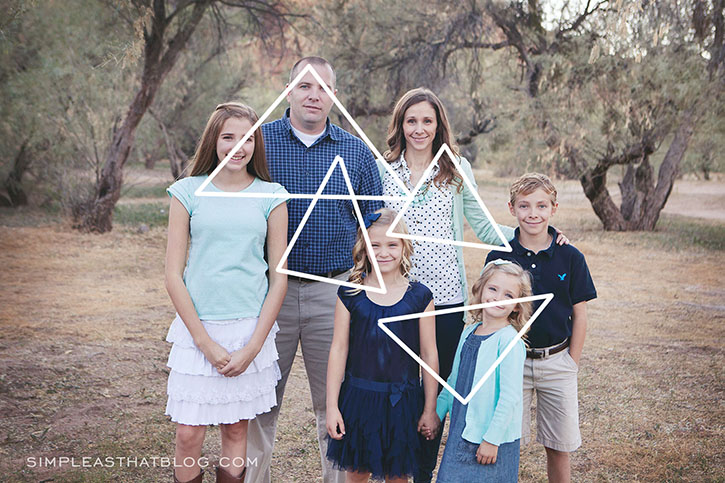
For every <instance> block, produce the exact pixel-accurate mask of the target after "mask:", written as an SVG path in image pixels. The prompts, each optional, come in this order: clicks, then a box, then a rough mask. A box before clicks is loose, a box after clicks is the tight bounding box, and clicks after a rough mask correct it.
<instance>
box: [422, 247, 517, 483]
mask: <svg viewBox="0 0 725 483" xmlns="http://www.w3.org/2000/svg"><path fill="white" fill-rule="evenodd" d="M472 292H473V297H472V303H473V304H480V303H486V302H496V301H501V300H511V299H516V298H521V297H528V296H530V295H531V280H530V276H529V273H528V272H526V271H524V270H523V269H522V268H521V267H520V266H519V265H517V264H515V263H512V262H509V261H506V260H500V259H499V260H495V261H492V262H490V263H488V264H487V265H486V266H485V267H484V269H483V272H482V273H481V277H480V278H479V279H478V281H476V283H475V284H474V285H473V290H472ZM471 313H472V315H473V317H474V321H475V323H474V324H472V325H470V326H469V327H467V328H466V329H465V330H464V331H463V334H461V339H460V341H459V342H458V349H457V350H456V356H455V359H454V361H453V369H452V371H451V375H450V377H449V378H448V384H450V385H451V387H453V388H455V390H456V391H457V392H458V394H460V395H462V396H463V397H466V396H467V395H468V394H469V393H470V392H471V389H472V387H473V386H474V385H475V384H476V383H477V382H478V381H479V380H480V379H481V378H482V377H483V375H484V374H485V373H486V371H487V370H488V369H489V368H490V367H491V366H492V365H493V363H494V361H496V359H498V357H499V356H500V355H501V353H502V352H503V351H504V349H506V347H507V346H508V345H509V343H510V342H511V340H512V339H513V338H514V337H516V334H517V333H518V332H519V331H520V330H521V328H522V327H523V326H524V325H525V323H526V322H527V321H528V320H529V317H530V316H531V303H530V302H527V303H523V304H509V305H500V306H494V307H488V308H486V309H479V310H474V311H471ZM525 359H526V348H525V346H524V343H523V342H522V341H518V342H517V343H516V345H515V346H514V347H513V349H512V350H511V352H509V353H508V354H507V355H506V357H505V358H504V359H503V360H502V361H501V364H500V365H499V366H498V367H497V368H496V370H495V371H494V373H493V374H491V376H490V377H489V378H488V379H487V380H486V382H485V383H484V384H483V386H482V387H481V388H480V389H479V391H478V392H477V393H476V394H475V395H474V396H473V398H471V401H470V402H469V403H468V404H467V405H462V404H461V403H460V402H459V401H458V400H457V399H455V400H454V398H453V395H452V394H451V393H450V392H449V391H446V390H443V391H442V392H441V394H440V395H439V396H438V406H437V413H438V416H439V417H440V418H441V420H442V419H443V418H444V417H445V416H446V414H447V413H448V411H450V412H451V424H450V428H449V431H448V442H447V443H446V449H445V451H444V453H443V459H442V461H441V466H440V469H439V471H438V480H437V481H438V482H439V483H445V482H455V483H458V482H461V481H496V482H510V481H517V480H518V472H519V439H520V438H521V417H522V399H523V378H524V360H525ZM429 433H430V432H428V431H426V432H425V434H429Z"/></svg>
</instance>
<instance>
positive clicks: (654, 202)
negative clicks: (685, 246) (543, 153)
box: [580, 108, 697, 231]
mask: <svg viewBox="0 0 725 483" xmlns="http://www.w3.org/2000/svg"><path fill="white" fill-rule="evenodd" d="M696 119H697V116H696V115H695V113H694V108H693V109H690V110H688V111H686V112H685V113H684V114H683V116H682V119H681V121H680V124H679V126H678V127H677V130H676V131H675V136H674V138H673V140H672V143H671V144H670V147H669V149H668V150H667V154H665V158H664V160H663V161H662V165H661V166H660V169H659V172H658V174H657V185H656V186H655V184H654V170H653V168H652V166H651V165H650V164H649V154H651V151H649V149H651V147H650V148H647V145H648V144H649V143H642V144H643V145H644V146H645V148H646V149H644V150H643V151H642V153H641V154H642V161H641V162H640V164H639V166H637V167H636V168H635V167H634V165H633V164H628V165H627V171H626V172H625V175H624V178H623V179H622V181H621V182H620V183H619V188H620V191H621V192H622V204H621V207H620V208H617V206H616V205H615V204H614V201H613V200H612V197H611V195H610V193H609V190H607V186H606V181H607V171H608V169H609V167H611V166H612V165H613V164H626V163H623V162H622V161H625V160H626V159H628V158H629V157H630V156H632V155H636V154H637V152H638V151H637V149H632V150H630V151H631V152H630V153H629V154H628V153H625V154H624V155H622V156H620V157H619V158H617V159H615V160H612V159H602V160H599V162H598V163H597V166H596V167H595V168H594V169H592V170H588V171H586V172H585V173H584V175H583V176H582V177H581V179H580V182H581V185H582V187H583V188H584V194H585V195H586V197H587V198H588V199H589V201H590V202H591V204H592V208H594V213H596V215H597V217H598V218H599V219H600V220H601V222H602V224H603V225H604V229H605V230H608V231H634V230H644V231H652V230H654V229H655V226H656V225H657V220H659V216H660V212H661V211H662V209H663V208H664V207H665V203H667V198H669V196H670V193H671V192H672V186H673V185H674V182H675V179H676V178H677V173H678V170H679V166H680V162H681V161H682V158H684V156H685V152H686V151H687V147H688V144H689V142H690V138H691V137H692V134H693V132H694V128H695V123H696Z"/></svg>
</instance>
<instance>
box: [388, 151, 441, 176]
mask: <svg viewBox="0 0 725 483" xmlns="http://www.w3.org/2000/svg"><path fill="white" fill-rule="evenodd" d="M390 165H391V167H392V168H393V169H394V170H395V171H396V172H397V173H398V175H400V177H401V178H402V179H403V181H405V183H406V184H410V168H409V167H408V162H407V161H406V160H405V149H404V150H403V151H401V153H400V158H398V160H397V161H394V162H392V163H390ZM438 171H440V167H439V166H438V160H436V161H435V164H434V165H433V169H432V170H431V172H430V175H429V176H428V177H429V178H430V179H433V178H435V177H436V175H437V174H438Z"/></svg>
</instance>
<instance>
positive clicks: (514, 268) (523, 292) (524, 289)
mask: <svg viewBox="0 0 725 483" xmlns="http://www.w3.org/2000/svg"><path fill="white" fill-rule="evenodd" d="M496 272H503V273H507V274H509V275H514V276H516V277H518V279H519V287H520V290H519V294H518V295H517V296H516V297H515V298H522V297H530V296H531V294H532V292H531V274H529V272H527V271H526V270H524V269H523V268H521V265H519V264H518V263H515V262H510V261H508V260H501V259H498V260H493V261H491V262H488V263H487V264H486V266H485V267H483V271H482V272H481V276H480V277H478V280H476V283H474V284H473V288H472V289H471V292H472V294H471V302H472V305H476V304H480V303H482V301H481V300H482V297H481V294H482V293H483V286H484V285H486V282H488V281H489V280H490V279H491V277H493V275H494V274H495V273H496ZM531 311H532V308H531V302H524V303H518V304H516V307H515V308H514V311H513V312H511V313H510V314H509V317H508V319H509V324H511V326H512V327H513V328H514V329H516V332H518V331H520V330H521V329H522V328H523V327H524V325H526V322H527V321H528V320H529V318H530V317H531ZM471 315H472V316H473V321H474V322H479V321H481V320H483V309H476V310H471Z"/></svg>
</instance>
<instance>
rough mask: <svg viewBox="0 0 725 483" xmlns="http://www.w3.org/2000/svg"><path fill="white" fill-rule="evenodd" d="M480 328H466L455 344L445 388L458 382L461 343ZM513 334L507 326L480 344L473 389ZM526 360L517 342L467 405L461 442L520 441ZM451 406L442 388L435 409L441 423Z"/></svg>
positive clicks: (449, 397) (497, 443)
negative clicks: (454, 354)
mask: <svg viewBox="0 0 725 483" xmlns="http://www.w3.org/2000/svg"><path fill="white" fill-rule="evenodd" d="M479 325H481V323H480V322H479V323H477V324H473V325H471V326H469V327H466V329H465V330H464V331H463V334H461V340H460V341H459V342H458V349H456V357H455V359H454V360H453V369H452V370H451V375H450V377H449V378H448V384H449V385H450V386H451V387H452V388H454V389H455V388H456V381H457V379H458V368H459V366H460V363H461V348H462V347H463V342H464V341H465V340H466V338H467V337H468V335H469V334H470V333H471V332H473V331H474V330H476V327H478V326H479ZM516 333H517V332H516V329H514V328H513V327H511V326H510V325H507V326H506V327H504V328H502V329H499V330H497V331H496V332H494V333H493V334H492V335H491V337H489V338H488V339H486V340H484V341H483V342H481V347H480V348H479V349H478V358H477V360H476V370H475V372H474V376H473V384H472V385H471V387H472V388H473V387H475V386H476V383H477V382H478V381H480V380H481V378H482V377H483V375H484V374H485V373H486V371H488V369H489V368H490V367H491V366H492V365H493V363H494V362H495V361H496V359H498V356H499V355H501V353H502V352H503V351H504V349H506V347H507V346H508V344H509V342H511V340H513V338H514V337H516ZM525 359H526V347H525V346H524V343H523V342H522V341H521V340H519V341H517V342H516V345H514V347H513V349H511V351H510V352H509V353H508V354H507V355H506V357H505V358H504V359H503V360H502V361H501V364H499V366H498V367H497V368H496V370H495V371H494V372H493V373H492V374H491V375H490V376H489V378H488V379H487V380H486V382H485V383H484V384H483V386H482V387H481V389H479V390H478V392H476V394H475V395H474V396H473V398H471V401H470V402H469V403H468V410H467V411H466V425H465V427H464V428H463V435H462V436H463V439H465V440H466V441H469V442H471V443H475V444H480V443H481V441H486V442H488V443H491V444H495V445H497V446H498V445H500V444H502V443H508V442H511V441H515V440H517V439H519V438H520V437H521V418H522V414H523V413H522V406H523V401H522V399H523V380H524V361H525ZM461 396H462V397H464V398H465V397H466V396H468V394H461ZM452 404H453V394H451V393H450V392H449V391H448V390H446V389H445V388H444V389H443V391H441V393H440V395H439V396H438V403H437V407H436V412H437V413H438V417H439V418H440V419H441V421H443V418H444V417H445V416H446V414H447V413H448V412H449V411H450V410H451V406H452Z"/></svg>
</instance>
